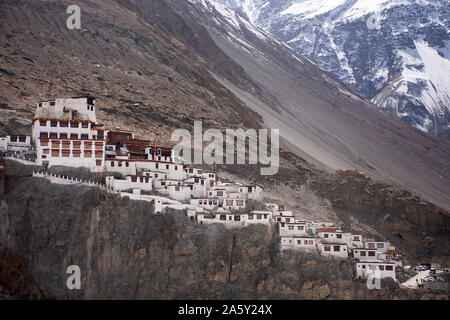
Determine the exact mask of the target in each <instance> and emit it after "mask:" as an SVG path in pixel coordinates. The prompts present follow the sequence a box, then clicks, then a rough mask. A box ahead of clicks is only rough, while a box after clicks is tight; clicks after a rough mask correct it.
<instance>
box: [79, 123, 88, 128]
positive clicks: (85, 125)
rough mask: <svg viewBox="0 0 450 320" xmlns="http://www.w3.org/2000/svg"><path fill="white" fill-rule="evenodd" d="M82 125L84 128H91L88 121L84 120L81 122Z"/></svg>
mask: <svg viewBox="0 0 450 320" xmlns="http://www.w3.org/2000/svg"><path fill="white" fill-rule="evenodd" d="M81 127H82V128H84V129H87V128H89V123H88V122H82V123H81Z"/></svg>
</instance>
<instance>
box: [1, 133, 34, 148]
mask: <svg viewBox="0 0 450 320" xmlns="http://www.w3.org/2000/svg"><path fill="white" fill-rule="evenodd" d="M30 149H31V136H25V135H15V136H14V135H13V136H11V135H7V136H6V137H0V151H2V152H6V151H10V152H11V151H12V152H21V151H28V150H30Z"/></svg>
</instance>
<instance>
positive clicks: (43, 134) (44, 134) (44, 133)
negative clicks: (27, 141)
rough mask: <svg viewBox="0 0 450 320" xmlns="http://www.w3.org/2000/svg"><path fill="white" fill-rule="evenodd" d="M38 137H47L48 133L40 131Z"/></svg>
mask: <svg viewBox="0 0 450 320" xmlns="http://www.w3.org/2000/svg"><path fill="white" fill-rule="evenodd" d="M39 137H41V138H48V133H47V132H41V133H40V135H39Z"/></svg>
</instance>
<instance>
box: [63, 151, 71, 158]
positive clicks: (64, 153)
mask: <svg viewBox="0 0 450 320" xmlns="http://www.w3.org/2000/svg"><path fill="white" fill-rule="evenodd" d="M62 156H63V157H65V158H68V157H70V150H63V151H62Z"/></svg>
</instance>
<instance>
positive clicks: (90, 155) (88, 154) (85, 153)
mask: <svg viewBox="0 0 450 320" xmlns="http://www.w3.org/2000/svg"><path fill="white" fill-rule="evenodd" d="M84 157H85V158H92V151H87V150H86V151H84Z"/></svg>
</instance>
